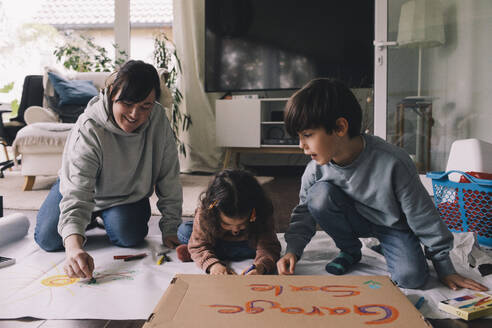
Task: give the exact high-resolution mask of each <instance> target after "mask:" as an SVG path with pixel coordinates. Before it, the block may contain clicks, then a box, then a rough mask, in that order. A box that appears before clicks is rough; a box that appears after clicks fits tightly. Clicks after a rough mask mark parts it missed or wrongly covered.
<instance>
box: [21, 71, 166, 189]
mask: <svg viewBox="0 0 492 328" xmlns="http://www.w3.org/2000/svg"><path fill="white" fill-rule="evenodd" d="M48 72H53V73H55V74H57V75H59V76H62V77H63V78H65V79H68V80H90V81H92V82H93V84H94V85H95V86H96V88H97V89H102V88H104V87H105V85H106V80H107V79H108V77H109V76H110V74H111V73H109V72H95V73H90V72H82V73H79V72H71V73H63V72H61V71H59V70H56V69H54V68H50V67H47V68H45V74H44V75H43V87H44V101H43V107H40V106H31V107H29V108H28V109H26V112H25V114H24V119H25V121H26V123H27V124H28V125H27V126H25V127H24V128H22V129H21V130H19V132H18V133H17V137H16V139H15V140H14V143H13V144H12V147H13V149H14V153H15V154H16V156H17V155H18V154H22V165H21V173H22V175H23V176H24V177H25V181H24V187H23V190H24V191H28V190H31V189H32V187H33V185H34V182H35V179H36V176H39V175H41V176H43V175H48V176H50V175H58V171H59V170H60V168H61V162H62V155H63V148H64V146H65V142H66V138H67V137H68V134H69V132H70V129H71V128H72V126H73V124H71V123H61V119H60V115H59V114H58V113H57V112H56V110H55V109H53V108H50V101H49V98H50V97H54V95H55V91H54V88H53V86H52V84H51V82H50V80H49V79H48ZM158 73H159V76H160V80H161V97H160V99H159V101H160V103H161V104H162V105H163V106H164V107H165V108H170V107H171V105H172V103H173V99H172V95H171V92H170V91H169V89H168V88H167V87H166V85H165V80H164V71H163V70H158ZM51 105H52V104H51Z"/></svg>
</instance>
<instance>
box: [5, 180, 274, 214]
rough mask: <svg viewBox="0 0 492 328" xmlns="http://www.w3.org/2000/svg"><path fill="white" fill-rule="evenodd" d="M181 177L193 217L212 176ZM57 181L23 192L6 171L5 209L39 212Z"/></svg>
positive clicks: (187, 208) (36, 184) (185, 203)
mask: <svg viewBox="0 0 492 328" xmlns="http://www.w3.org/2000/svg"><path fill="white" fill-rule="evenodd" d="M180 177H181V184H182V186H183V216H185V217H191V216H193V214H194V213H195V208H196V206H197V204H198V197H199V196H200V194H201V193H202V192H203V191H204V190H205V189H206V188H207V185H208V183H209V181H210V179H211V177H212V176H210V175H194V174H181V176H180ZM257 179H258V181H260V183H262V184H264V183H267V182H269V181H271V180H273V178H272V177H257ZM55 181H56V176H51V177H42V176H40V177H36V181H35V182H34V186H33V190H31V191H22V186H23V184H24V176H22V175H21V174H20V171H18V170H13V171H6V172H5V178H3V179H0V195H1V196H3V207H4V208H5V209H9V210H33V211H37V210H39V208H40V207H41V204H42V203H43V201H44V200H45V199H46V196H47V195H48V193H49V191H50V188H51V186H52V185H53V184H54V183H55ZM156 202H157V196H156V195H155V194H154V195H152V197H151V198H150V205H151V209H152V215H160V212H159V210H158V209H157V207H156Z"/></svg>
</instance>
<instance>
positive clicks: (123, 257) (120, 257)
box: [113, 253, 147, 260]
mask: <svg viewBox="0 0 492 328" xmlns="http://www.w3.org/2000/svg"><path fill="white" fill-rule="evenodd" d="M142 255H147V254H145V253H140V254H135V255H115V256H113V259H115V260H124V259H127V258H129V257H135V256H142Z"/></svg>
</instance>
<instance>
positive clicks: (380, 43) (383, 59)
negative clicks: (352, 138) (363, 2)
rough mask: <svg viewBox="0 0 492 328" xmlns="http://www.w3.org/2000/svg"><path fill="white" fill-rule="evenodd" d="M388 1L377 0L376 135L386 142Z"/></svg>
mask: <svg viewBox="0 0 492 328" xmlns="http://www.w3.org/2000/svg"><path fill="white" fill-rule="evenodd" d="M388 44H389V43H388V1H387V0H375V16H374V135H376V136H378V137H381V138H383V139H384V140H386V117H387V99H388V97H387V96H388V48H387V45H388Z"/></svg>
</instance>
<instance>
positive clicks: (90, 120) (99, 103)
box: [58, 93, 183, 240]
mask: <svg viewBox="0 0 492 328" xmlns="http://www.w3.org/2000/svg"><path fill="white" fill-rule="evenodd" d="M106 98H107V97H105V95H104V93H101V94H99V95H98V96H96V97H94V98H93V99H92V100H91V101H90V102H89V104H88V105H87V108H86V110H85V112H84V113H83V114H82V115H80V117H79V118H78V120H77V122H76V123H75V125H74V127H73V129H72V131H71V133H70V136H69V137H68V140H67V143H66V145H65V150H64V152H63V161H62V168H61V171H60V193H61V194H62V196H63V198H62V200H61V201H60V221H59V223H58V233H59V234H60V235H61V237H62V240H65V238H66V237H68V236H69V235H72V234H79V235H81V236H84V238H85V229H86V227H87V225H88V224H89V223H90V220H91V217H92V212H94V211H98V210H103V209H106V208H110V207H113V206H116V205H122V204H129V203H134V202H137V201H139V200H141V199H143V198H147V197H150V196H151V195H152V193H153V192H154V187H155V192H156V194H157V197H158V201H157V207H158V209H159V211H160V212H161V214H162V218H161V220H160V222H159V226H160V228H161V230H162V237H163V238H164V236H167V235H173V234H176V231H177V226H178V224H179V223H181V208H182V203H183V192H182V188H181V183H180V180H179V161H178V154H177V149H176V143H175V141H174V136H173V133H172V130H171V127H170V125H169V121H168V119H167V117H166V113H165V110H164V108H163V107H162V106H161V105H160V104H158V103H156V104H155V105H154V107H152V109H151V111H152V112H151V114H150V116H149V119H148V120H147V122H145V123H144V124H142V125H141V126H140V127H138V128H137V129H136V130H135V131H134V132H132V133H127V132H125V131H123V130H121V129H120V128H119V127H118V126H117V125H116V123H114V120H112V119H111V118H110V116H109V110H108V106H107V100H106Z"/></svg>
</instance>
